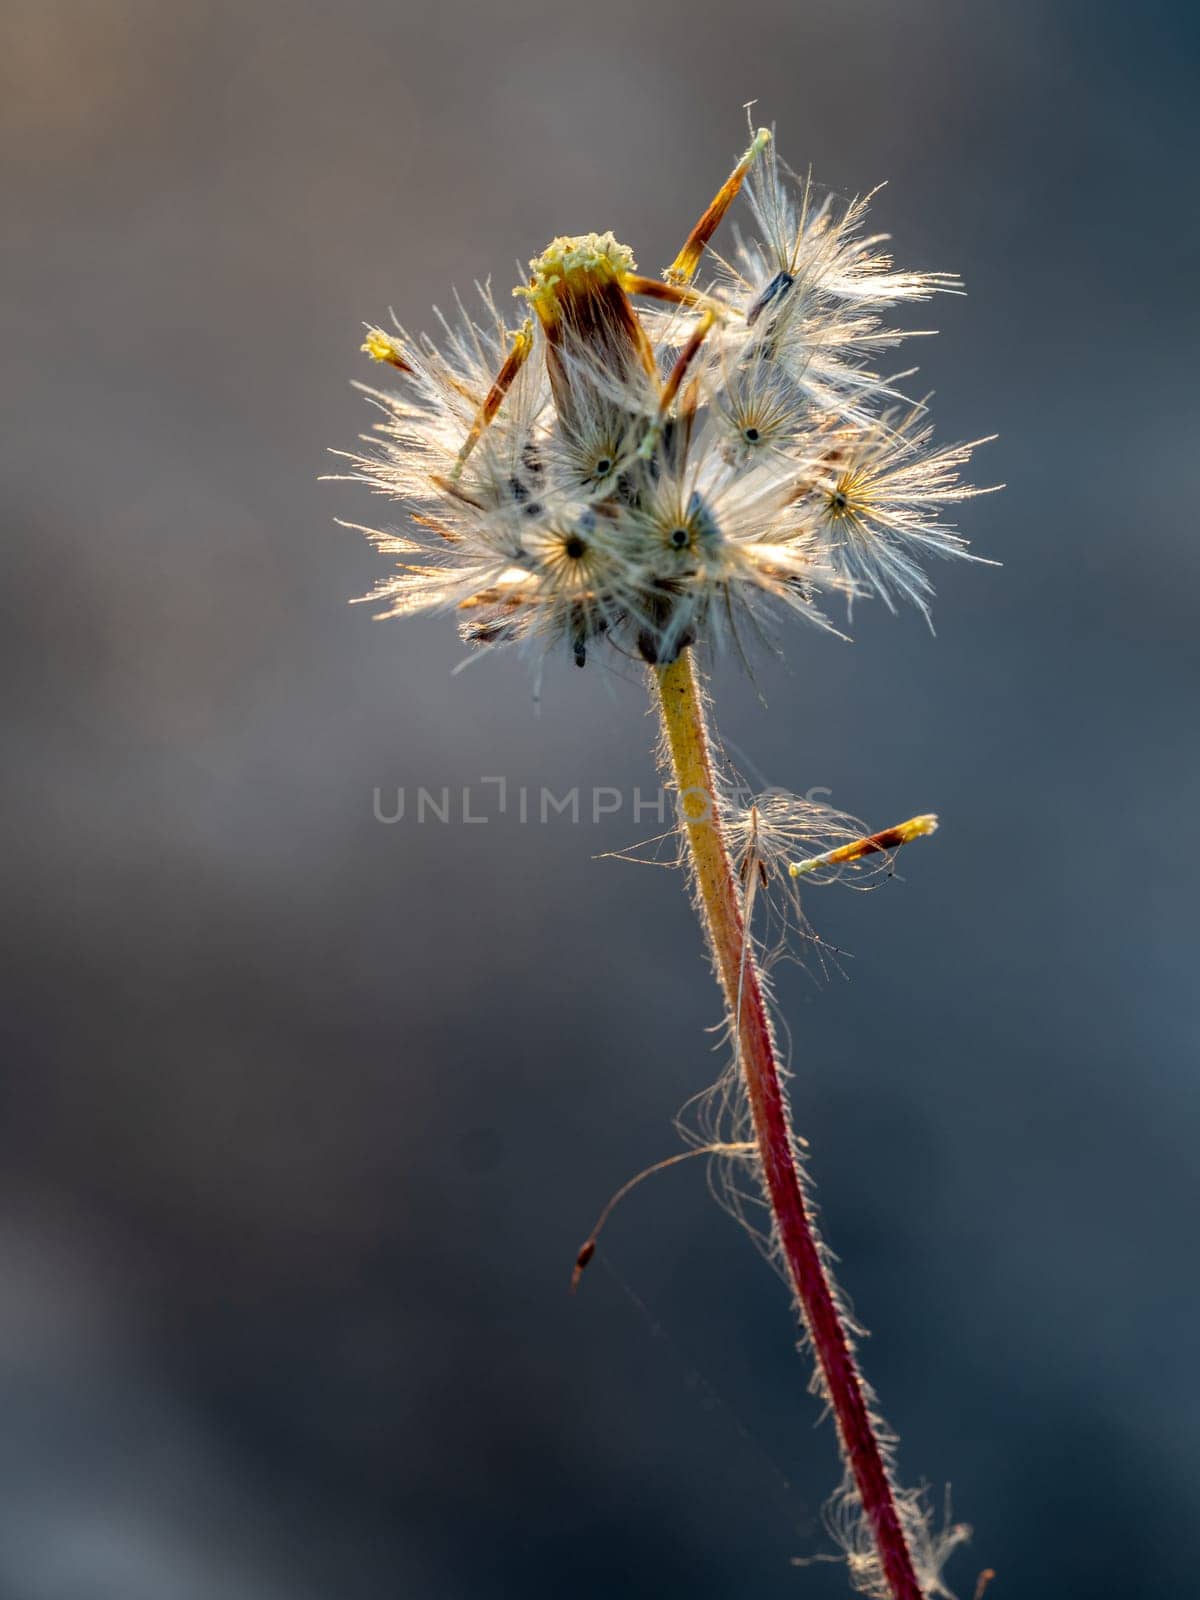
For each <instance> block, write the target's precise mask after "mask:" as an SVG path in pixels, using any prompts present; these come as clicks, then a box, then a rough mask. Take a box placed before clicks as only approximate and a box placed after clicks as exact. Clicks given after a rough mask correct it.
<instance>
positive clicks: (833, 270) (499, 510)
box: [347, 129, 981, 666]
mask: <svg viewBox="0 0 1200 1600" xmlns="http://www.w3.org/2000/svg"><path fill="white" fill-rule="evenodd" d="M739 191H742V192H743V194H744V196H745V198H746V199H747V200H748V202H749V211H750V216H751V220H752V222H753V224H754V232H753V233H752V234H750V235H749V236H747V237H746V238H744V239H741V238H739V240H738V244H737V250H736V260H735V261H733V262H730V261H726V260H724V259H722V258H721V257H718V256H715V255H711V253H710V252H711V247H710V240H711V238H712V236H713V233H714V232H715V230H716V228H717V226H718V224H719V223H720V221H721V219H722V218H723V216H724V215H725V213H726V211H727V210H728V209H729V208H730V206H731V205H732V203H733V202H734V200H735V198H736V196H737V195H738V193H739ZM866 206H867V202H866V200H855V201H853V202H851V203H850V204H849V205H838V204H836V203H835V202H834V201H833V200H832V199H830V198H827V199H824V200H820V201H818V199H817V198H816V197H815V195H814V191H813V186H812V183H811V181H805V182H802V183H796V182H795V181H794V180H793V178H792V177H791V175H790V173H789V172H788V170H787V169H786V168H785V167H784V165H783V163H782V162H781V161H780V159H779V157H778V154H777V151H776V148H775V144H774V141H773V138H772V136H771V134H770V133H769V132H768V131H767V130H765V129H759V130H758V131H757V133H755V134H754V137H753V139H752V142H751V144H750V147H749V149H747V151H746V152H745V154H744V155H743V157H742V158H741V160H740V161H739V162H738V163H737V165H736V166H735V167H734V169H733V171H732V172H731V174H730V176H729V178H728V179H727V180H726V182H725V184H724V185H722V187H721V188H720V189H719V190H718V192H717V194H716V196H715V197H714V199H713V201H712V203H711V204H710V205H709V207H708V208H707V209H706V210H705V212H704V213H703V215H702V216H701V218H700V220H699V221H698V222H697V224H696V226H695V227H694V228H693V229H692V232H691V233H690V234H689V236H688V238H687V240H686V242H685V244H684V246H683V248H682V249H681V251H680V253H679V255H678V256H677V257H676V260H675V262H674V263H673V264H672V266H671V267H670V268H668V269H667V271H666V272H665V273H664V274H663V277H662V279H661V280H660V279H651V278H643V277H640V276H639V275H638V272H637V267H636V263H635V261H634V257H633V253H632V251H631V250H630V249H629V248H628V247H627V246H626V245H624V244H621V243H619V242H618V240H616V239H615V238H614V237H613V235H612V234H611V233H589V234H583V235H579V236H577V237H564V238H559V239H555V240H553V241H552V243H551V244H549V245H548V246H547V247H546V249H545V250H544V251H543V252H542V253H541V254H540V255H539V256H537V257H535V258H534V260H533V261H531V263H530V274H529V279H528V281H527V282H526V283H525V284H522V285H520V286H519V287H518V288H517V289H516V290H514V293H515V294H516V295H517V296H518V297H520V298H521V299H523V300H524V301H525V302H526V304H527V306H528V308H529V313H530V315H529V318H528V320H527V321H526V322H524V323H523V324H522V325H520V326H518V327H516V328H515V329H513V328H509V327H508V326H507V325H506V323H505V320H504V317H503V316H502V314H501V312H500V310H499V308H498V307H497V305H496V303H495V301H494V300H493V298H492V295H491V292H490V289H488V288H486V287H481V288H480V289H479V295H480V300H481V304H482V313H481V314H477V315H475V316H470V315H468V314H467V313H466V311H465V310H463V308H462V306H461V304H460V305H459V307H458V316H457V318H456V319H454V320H453V321H447V320H446V319H441V321H442V330H443V334H444V339H443V340H442V342H441V344H440V345H439V344H438V343H437V342H435V341H433V340H431V339H429V338H413V337H412V336H410V335H409V334H408V333H406V332H405V330H404V329H402V328H398V329H397V330H396V332H394V333H392V332H386V331H384V330H382V329H378V328H371V329H370V330H369V331H368V334H367V338H366V342H365V344H364V346H363V348H364V349H365V350H366V351H367V353H368V354H369V355H371V356H372V357H373V358H374V359H375V360H376V361H378V362H381V363H383V364H385V365H388V366H391V367H392V368H393V369H395V371H396V372H398V373H399V374H400V377H401V382H400V386H399V387H398V388H397V389H394V390H387V391H374V390H373V391H368V392H369V393H370V396H371V398H372V400H373V401H374V403H375V404H376V405H377V406H378V408H379V410H380V412H381V414H382V415H381V420H380V421H379V423H378V424H377V425H376V427H375V429H374V431H373V433H372V434H371V435H369V436H368V437H367V438H366V439H365V440H364V448H363V449H362V450H360V451H358V452H355V453H352V454H351V455H350V456H349V460H350V462H351V471H350V472H349V474H347V476H349V477H350V478H352V479H355V480H357V481H360V482H364V483H366V484H367V485H368V486H369V487H370V488H371V489H373V490H374V491H375V492H376V493H378V494H381V495H383V496H385V497H386V498H388V499H390V500H394V501H397V502H399V503H400V504H402V505H403V506H404V507H405V508H406V510H407V511H408V513H409V516H410V519H411V523H412V529H413V530H414V531H408V532H393V533H388V532H382V531H375V530H367V531H368V536H369V537H370V538H371V539H372V540H373V541H374V543H375V544H376V545H377V547H378V548H379V549H380V550H381V551H382V552H384V553H385V554H389V555H393V556H397V557H401V558H402V559H400V560H399V561H398V562H397V565H396V567H395V570H394V571H393V573H392V574H391V575H390V576H389V577H387V578H385V579H383V581H382V582H381V583H380V584H379V585H378V587H377V588H376V590H375V591H374V594H373V595H372V596H370V597H369V598H371V599H374V600H376V601H379V602H381V603H382V611H381V614H382V615H384V616H401V615H408V614H409V613H413V612H419V611H427V610H439V609H450V610H453V611H455V612H456V613H457V615H458V620H459V627H460V632H461V633H462V636H463V637H464V638H465V639H467V640H469V641H470V642H472V643H474V644H480V645H487V644H498V643H501V642H506V641H510V640H530V641H536V642H537V643H539V644H540V645H541V646H544V647H550V648H554V647H559V648H561V647H562V646H564V645H565V647H566V650H567V653H569V655H570V657H571V658H572V659H573V660H574V661H575V662H577V663H578V664H579V665H580V666H582V665H583V664H584V663H585V662H586V661H587V659H588V652H589V649H590V647H591V646H592V645H593V644H594V643H595V642H596V641H598V640H599V639H601V638H607V639H608V640H610V641H611V642H612V643H613V644H614V645H615V646H617V647H618V648H619V649H624V650H626V651H636V652H637V653H638V654H640V655H641V656H642V657H643V658H644V659H646V660H648V661H653V662H659V663H668V662H670V661H672V660H674V659H675V657H676V656H677V655H678V654H679V652H680V651H681V650H682V649H684V648H685V647H686V646H687V645H689V644H691V643H693V642H694V641H696V640H699V639H707V640H710V641H720V640H732V641H733V642H735V643H737V642H739V641H740V639H741V636H742V634H743V632H744V631H745V629H746V627H747V625H748V626H749V627H750V628H751V629H752V630H754V631H755V632H761V630H762V625H763V623H764V622H765V621H766V620H767V618H768V617H769V616H770V614H771V613H775V614H777V615H779V614H783V613H796V614H799V615H801V616H803V617H805V618H807V619H809V620H811V621H815V622H818V623H821V624H823V625H825V626H828V625H829V624H828V623H827V621H826V619H825V617H824V615H823V613H822V611H821V610H820V608H819V605H818V596H819V595H820V593H821V592H822V591H828V592H833V593H840V594H842V595H843V596H844V597H845V598H846V600H847V602H848V603H849V602H852V601H853V599H854V598H855V597H856V596H859V595H865V594H870V593H874V594H876V595H879V596H880V597H882V598H883V600H884V601H885V602H886V603H887V604H888V605H889V606H892V605H894V602H895V599H896V598H907V599H910V600H912V601H913V602H914V603H915V604H916V605H917V606H918V607H920V608H921V609H922V610H923V611H927V609H928V601H929V596H930V592H931V589H930V584H929V580H928V578H927V577H926V576H925V574H924V572H923V571H922V569H921V567H920V565H919V558H920V557H921V556H922V555H923V554H928V553H933V554H938V555H964V554H966V553H967V552H966V547H965V544H964V542H963V540H962V539H961V538H960V537H959V535H958V534H957V533H956V532H954V531H953V529H951V528H949V527H947V526H946V525H945V524H943V523H942V522H941V521H940V520H939V518H940V515H941V513H942V510H943V508H944V507H945V506H946V505H947V504H950V503H953V502H955V501H958V500H962V499H966V498H968V497H969V496H970V495H971V494H973V493H975V492H976V491H974V490H972V489H970V488H969V487H967V486H965V485H963V484H962V483H961V482H960V481H959V477H958V472H959V469H960V468H961V467H962V466H963V465H964V464H965V463H966V461H967V459H968V458H969V456H970V453H971V450H972V449H973V448H974V446H973V445H970V444H968V445H955V446H951V447H949V448H946V447H942V448H940V449H935V448H934V447H933V446H932V444H931V442H930V428H929V425H928V422H927V420H926V409H925V406H924V405H923V404H917V405H913V404H912V403H911V402H907V403H906V405H905V407H903V408H898V405H897V390H896V388H895V380H893V379H889V378H888V377H886V376H884V375H882V374H880V373H879V372H877V371H876V370H875V368H874V366H873V364H872V363H873V361H874V359H875V357H876V356H877V355H878V353H879V352H881V351H883V350H885V349H887V348H889V347H891V346H893V345H895V344H896V343H898V342H899V340H900V339H901V338H902V337H903V335H902V334H901V333H900V332H898V331H897V330H895V329H892V328H889V327H887V326H885V324H884V321H883V315H884V313H885V312H886V311H887V310H888V309H889V308H890V307H892V306H893V305H895V304H897V303H899V302H902V301H909V300H923V299H927V298H929V296H930V295H932V294H934V293H936V292H939V291H952V290H956V289H957V288H958V282H957V279H955V278H954V277H952V276H951V275H949V274H945V273H915V272H903V271H897V270H896V269H895V268H894V266H893V264H892V261H891V259H890V257H889V256H888V255H886V254H885V253H883V252H882V251H881V249H880V245H881V242H882V240H881V238H880V237H878V236H877V237H870V236H867V235H865V234H864V232H863V224H864V219H865V215H866ZM706 255H707V256H708V258H709V259H710V260H711V261H712V270H711V272H709V273H708V275H707V276H706V278H705V280H704V282H703V284H702V286H701V287H699V288H697V287H695V286H694V284H693V279H694V278H695V277H696V274H697V272H698V271H699V269H700V268H701V266H702V264H703V262H704V260H705V259H706ZM976 442H981V441H976Z"/></svg>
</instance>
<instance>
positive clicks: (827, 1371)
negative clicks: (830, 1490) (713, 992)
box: [651, 649, 922, 1600]
mask: <svg viewBox="0 0 1200 1600" xmlns="http://www.w3.org/2000/svg"><path fill="white" fill-rule="evenodd" d="M651 676H652V677H653V680H654V685H655V689H656V691H657V695H658V704H659V710H660V713H661V717H662V726H663V732H664V735H665V738H666V747H667V751H668V754H669V756H670V762H671V769H672V774H673V777H674V780H675V783H676V785H677V788H678V791H679V803H680V812H681V816H682V820H683V824H684V831H685V833H686V836H687V841H688V847H689V850H690V853H691V860H692V866H693V869H694V871H695V875H696V888H697V899H698V902H699V907H700V912H701V920H702V921H703V923H704V927H705V932H706V934H707V936H708V942H709V945H710V947H711V949H712V954H713V959H714V962H715V964H716V968H717V974H718V977H719V979H720V982H721V987H722V989H723V990H724V994H725V1003H726V1005H727V1007H728V1009H729V1015H730V1017H731V1018H732V1019H733V1021H734V1027H735V1033H736V1041H737V1055H738V1061H739V1063H740V1066H741V1071H742V1076H743V1079H744V1082H745V1089H746V1096H747V1099H748V1101H749V1104H750V1111H751V1115H752V1117H753V1122H754V1134H755V1140H756V1142H757V1146H758V1154H759V1157H760V1160H761V1163H762V1177H763V1184H764V1188H765V1190H766V1196H767V1200H768V1203H769V1205H770V1209H771V1215H772V1218H773V1220H774V1224H775V1231H776V1234H777V1236H778V1241H779V1247H780V1250H781V1253H782V1256H783V1260H784V1263H785V1265H786V1268H787V1273H788V1277H789V1279H790V1280H791V1284H792V1287H793V1289H794V1291H795V1295H796V1300H797V1303H798V1306H799V1309H800V1313H801V1316H802V1318H803V1322H804V1326H805V1329H806V1330H807V1333H808V1336H809V1339H810V1341H811V1343H812V1349H813V1354H814V1356H815V1358H816V1362H817V1367H818V1371H819V1375H820V1382H821V1390H822V1392H823V1393H824V1394H825V1396H826V1397H827V1398H828V1401H829V1404H830V1406H831V1408H832V1410H833V1414H834V1417H835V1419H836V1424H837V1431H838V1438H839V1440H840V1443H841V1448H842V1454H843V1456H844V1458H845V1462H846V1465H847V1467H848V1469H849V1472H850V1474H851V1475H852V1477H853V1480H854V1485H855V1488H856V1490H857V1495H858V1499H859V1501H860V1502H861V1505H862V1509H863V1512H864V1515H865V1518H866V1521H867V1524H868V1526H869V1529H870V1533H871V1538H872V1540H873V1543H874V1545H875V1550H876V1553H877V1555H878V1558H879V1565H880V1569H881V1571H882V1574H883V1577H884V1579H885V1580H886V1583H887V1586H888V1593H889V1594H890V1596H891V1600H922V1591H921V1587H920V1585H919V1583H918V1582H917V1577H916V1573H915V1571H914V1567H913V1558H912V1553H911V1551H910V1549H909V1545H908V1539H907V1537H906V1533H905V1525H904V1522H903V1520H902V1518H901V1514H900V1510H899V1505H898V1501H897V1495H896V1490H895V1486H894V1485H893V1483H892V1479H891V1474H890V1472H889V1470H888V1463H887V1459H886V1456H885V1452H884V1447H883V1444H882V1442H881V1440H880V1437H879V1433H878V1431H877V1427H876V1424H875V1422H874V1421H873V1420H872V1417H871V1412H870V1407H869V1405H868V1402H867V1395H866V1392H865V1389H864V1385H863V1380H862V1376H861V1374H860V1372H859V1369H858V1365H857V1362H856V1361H855V1357H854V1350H853V1345H852V1341H851V1337H850V1331H849V1328H848V1326H847V1323H846V1319H845V1316H844V1314H843V1312H842V1309H841V1306H840V1304H839V1301H838V1297H837V1294H836V1292H835V1289H834V1285H833V1282H832V1280H831V1278H830V1275H829V1272H828V1270H827V1267H826V1264H825V1260H824V1258H823V1255H822V1250H821V1246H820V1243H819V1240H818V1237H817V1232H816V1228H815V1225H814V1222H813V1217H812V1215H811V1212H810V1209H809V1206H808V1204H807V1203H806V1201H805V1197H804V1188H803V1184H802V1182H801V1177H800V1170H799V1167H798V1165H797V1162H796V1154H795V1146H794V1144H793V1141H792V1132H791V1125H790V1121H789V1115H788V1107H787V1101H786V1099H785V1097H784V1091H783V1083H782V1075H781V1071H780V1065H779V1057H778V1054H777V1051H776V1046H775V1039H774V1035H773V1032H772V1028H771V1022H770V1018H769V1016H768V1013H767V1007H766V1002H765V1000H764V996H763V987H762V980H761V976H760V973H759V969H758V963H757V960H756V959H755V955H754V950H753V945H752V941H751V940H750V939H748V938H747V936H746V929H745V926H744V923H743V917H742V896H741V892H740V888H739V885H738V882H737V878H736V876H735V874H734V870H733V866H732V863H731V861H730V857H729V851H728V849H727V847H726V843H725V837H724V834H723V832H722V829H721V824H720V816H719V811H718V801H717V793H716V788H715V784H714V772H713V756H712V745H711V740H710V736H709V731H708V726H707V721H706V718H705V714H704V705H703V700H702V696H701V691H700V685H699V683H698V681H697V677H696V669H695V665H694V662H693V652H692V651H691V650H690V649H689V650H684V651H683V652H682V653H681V654H680V655H679V657H678V658H677V659H676V660H675V661H673V662H671V663H670V665H669V666H659V667H655V668H653V669H652V670H651Z"/></svg>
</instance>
